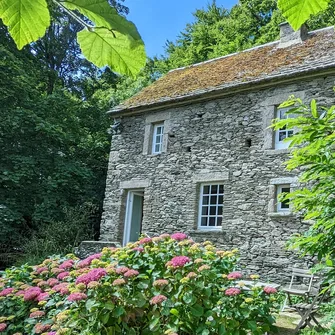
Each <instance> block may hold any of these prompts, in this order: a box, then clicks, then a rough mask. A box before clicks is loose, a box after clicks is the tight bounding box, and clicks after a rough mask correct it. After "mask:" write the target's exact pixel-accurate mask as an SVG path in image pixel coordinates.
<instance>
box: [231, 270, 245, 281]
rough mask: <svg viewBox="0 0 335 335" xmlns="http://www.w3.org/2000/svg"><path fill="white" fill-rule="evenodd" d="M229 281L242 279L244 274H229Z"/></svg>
mask: <svg viewBox="0 0 335 335" xmlns="http://www.w3.org/2000/svg"><path fill="white" fill-rule="evenodd" d="M227 278H228V279H230V280H233V279H240V278H242V273H241V272H237V271H235V272H231V273H229V275H228V276H227Z"/></svg>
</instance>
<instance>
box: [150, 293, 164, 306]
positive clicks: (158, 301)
mask: <svg viewBox="0 0 335 335" xmlns="http://www.w3.org/2000/svg"><path fill="white" fill-rule="evenodd" d="M165 300H167V297H166V296H165V295H162V294H159V295H155V296H154V297H153V298H151V300H150V305H158V304H161V303H162V302H163V301H165Z"/></svg>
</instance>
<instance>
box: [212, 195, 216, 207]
mask: <svg viewBox="0 0 335 335" xmlns="http://www.w3.org/2000/svg"><path fill="white" fill-rule="evenodd" d="M216 200H217V196H216V195H212V196H211V205H216Z"/></svg>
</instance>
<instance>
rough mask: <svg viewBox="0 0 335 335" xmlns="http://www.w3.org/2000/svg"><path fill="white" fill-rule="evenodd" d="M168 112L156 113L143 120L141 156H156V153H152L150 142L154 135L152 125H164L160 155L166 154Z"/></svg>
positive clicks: (168, 126)
mask: <svg viewBox="0 0 335 335" xmlns="http://www.w3.org/2000/svg"><path fill="white" fill-rule="evenodd" d="M170 114H171V113H170V112H166V111H164V112H156V113H155V114H152V115H148V116H147V117H146V119H145V129H144V142H143V155H152V156H157V155H159V154H158V153H156V154H153V153H152V140H153V133H154V125H155V124H157V123H163V124H164V133H163V143H162V151H161V153H164V152H167V146H168V133H169V131H170V128H171V127H170V118H171V115H170Z"/></svg>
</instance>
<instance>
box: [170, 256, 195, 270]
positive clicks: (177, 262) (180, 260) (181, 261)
mask: <svg viewBox="0 0 335 335" xmlns="http://www.w3.org/2000/svg"><path fill="white" fill-rule="evenodd" d="M190 261H191V259H190V258H188V257H187V256H176V257H173V258H172V259H171V261H170V262H171V266H173V267H174V268H179V267H183V266H184V265H185V264H187V263H189V262H190Z"/></svg>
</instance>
